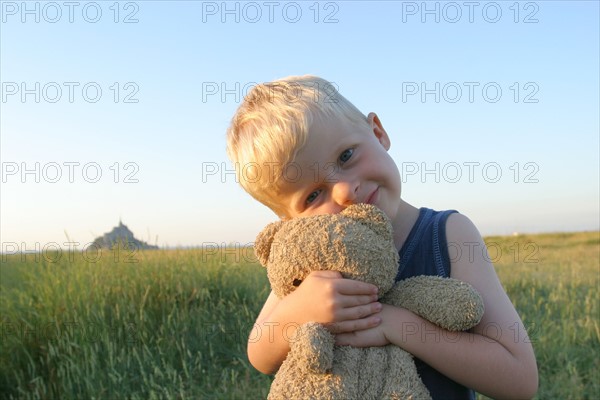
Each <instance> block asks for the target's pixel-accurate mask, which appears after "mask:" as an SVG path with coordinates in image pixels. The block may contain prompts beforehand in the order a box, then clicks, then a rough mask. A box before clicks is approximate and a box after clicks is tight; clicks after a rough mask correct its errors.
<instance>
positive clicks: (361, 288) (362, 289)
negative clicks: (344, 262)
mask: <svg viewBox="0 0 600 400" xmlns="http://www.w3.org/2000/svg"><path fill="white" fill-rule="evenodd" d="M338 290H339V292H340V294H347V295H357V294H359V295H360V294H362V295H365V294H377V292H378V289H377V286H375V285H371V284H370V283H365V282H360V281H355V280H352V279H341V280H340V283H339V288H338Z"/></svg>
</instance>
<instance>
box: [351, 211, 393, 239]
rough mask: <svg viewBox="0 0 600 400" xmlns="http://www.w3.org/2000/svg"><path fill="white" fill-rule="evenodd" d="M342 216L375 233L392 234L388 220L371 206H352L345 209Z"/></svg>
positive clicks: (382, 213)
mask: <svg viewBox="0 0 600 400" xmlns="http://www.w3.org/2000/svg"><path fill="white" fill-rule="evenodd" d="M342 214H344V215H346V216H347V217H350V218H353V219H356V220H358V221H359V222H361V223H363V224H365V225H367V226H368V227H369V228H371V229H372V230H374V231H376V232H382V233H385V234H387V235H391V234H392V226H391V224H390V220H389V218H388V217H387V215H385V213H384V212H383V211H381V210H380V209H379V208H377V207H375V206H374V205H371V204H365V203H360V204H353V205H351V206H349V207H347V208H346V209H345V210H344V211H342Z"/></svg>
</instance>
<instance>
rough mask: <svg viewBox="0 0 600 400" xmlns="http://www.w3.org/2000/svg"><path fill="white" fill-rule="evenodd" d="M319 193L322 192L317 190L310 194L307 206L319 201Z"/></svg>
mask: <svg viewBox="0 0 600 400" xmlns="http://www.w3.org/2000/svg"><path fill="white" fill-rule="evenodd" d="M319 193H321V191H320V190H315V191H314V192H312V193H311V194H309V195H308V197H307V198H306V204H310V203H312V202H313V201H315V200H316V199H317V196H319Z"/></svg>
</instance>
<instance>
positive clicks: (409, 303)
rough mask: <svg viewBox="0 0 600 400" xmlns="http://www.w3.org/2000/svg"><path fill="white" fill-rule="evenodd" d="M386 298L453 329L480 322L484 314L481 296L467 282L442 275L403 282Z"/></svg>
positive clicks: (472, 325) (467, 327) (443, 326)
mask: <svg viewBox="0 0 600 400" xmlns="http://www.w3.org/2000/svg"><path fill="white" fill-rule="evenodd" d="M384 301H389V302H390V304H393V305H396V306H399V307H403V308H406V309H408V310H410V311H412V312H414V313H415V314H417V315H419V316H421V317H423V318H425V319H427V320H428V321H430V322H433V323H434V324H436V325H438V326H441V327H442V328H445V329H448V330H450V331H464V330H467V329H470V328H472V327H474V326H475V325H477V324H478V323H479V321H480V320H481V318H482V317H483V313H484V306H483V299H482V298H481V295H480V294H479V293H478V292H477V291H476V290H475V288H473V287H472V286H471V285H469V284H468V283H465V282H462V281H459V280H457V279H452V278H442V277H439V276H416V277H413V278H409V279H406V280H403V281H400V282H398V283H397V284H396V286H395V287H394V288H393V289H392V291H390V292H389V293H388V294H387V295H386V297H385V298H384Z"/></svg>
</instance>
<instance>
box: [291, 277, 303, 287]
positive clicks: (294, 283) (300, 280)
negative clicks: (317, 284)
mask: <svg viewBox="0 0 600 400" xmlns="http://www.w3.org/2000/svg"><path fill="white" fill-rule="evenodd" d="M301 283H302V279H294V282H293V283H292V285H294V286H296V287H298V286H300V284H301Z"/></svg>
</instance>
